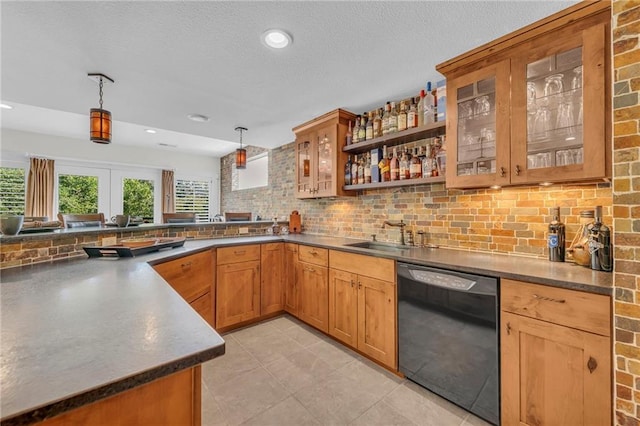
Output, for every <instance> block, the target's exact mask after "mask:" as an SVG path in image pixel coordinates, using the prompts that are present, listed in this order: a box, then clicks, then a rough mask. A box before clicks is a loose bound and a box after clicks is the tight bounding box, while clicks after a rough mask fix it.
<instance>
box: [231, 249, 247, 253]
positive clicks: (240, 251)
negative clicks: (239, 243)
mask: <svg viewBox="0 0 640 426" xmlns="http://www.w3.org/2000/svg"><path fill="white" fill-rule="evenodd" d="M246 252H247V251H246V250H237V251H234V252H233V254H245V253H246Z"/></svg>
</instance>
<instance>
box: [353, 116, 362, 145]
mask: <svg viewBox="0 0 640 426" xmlns="http://www.w3.org/2000/svg"><path fill="white" fill-rule="evenodd" d="M359 134H360V116H359V115H358V116H356V122H355V124H354V125H353V140H352V142H353V143H358V142H360V139H359V138H358V135H359Z"/></svg>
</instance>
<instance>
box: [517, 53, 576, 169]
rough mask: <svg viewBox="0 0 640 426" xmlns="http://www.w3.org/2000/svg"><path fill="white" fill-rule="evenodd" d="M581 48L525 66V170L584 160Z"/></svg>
mask: <svg viewBox="0 0 640 426" xmlns="http://www.w3.org/2000/svg"><path fill="white" fill-rule="evenodd" d="M583 115H584V113H583V93H582V47H577V48H575V49H571V50H568V51H565V52H561V53H558V54H557V55H551V56H547V57H546V58H543V59H541V60H539V61H535V62H532V63H530V64H528V65H527V169H539V168H544V167H555V166H565V165H569V164H583V163H584V149H583V144H584V143H583V140H584V139H583V136H584V132H583V127H582V121H583Z"/></svg>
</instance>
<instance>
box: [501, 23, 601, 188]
mask: <svg viewBox="0 0 640 426" xmlns="http://www.w3.org/2000/svg"><path fill="white" fill-rule="evenodd" d="M605 40H606V27H605V25H604V24H600V25H597V26H594V27H591V28H588V29H586V30H584V31H572V29H571V28H568V29H565V30H564V31H563V33H562V34H556V35H555V36H554V38H553V42H545V41H544V40H541V41H540V42H539V43H537V44H536V45H535V46H536V48H534V49H523V53H522V54H521V55H519V56H517V57H515V58H514V59H513V60H512V69H511V75H512V81H511V84H512V133H511V170H512V175H511V182H513V183H539V182H545V181H552V182H553V181H556V182H558V181H566V180H583V179H593V178H602V177H604V176H605V175H606V154H605V146H606V144H605V141H606V139H607V135H606V132H605V128H606V121H607V117H606V116H605V105H606V103H605V96H606V94H607V93H608V89H607V87H606V79H605V68H606V66H605V65H606V60H605V52H606V49H605ZM549 41H550V40H549Z"/></svg>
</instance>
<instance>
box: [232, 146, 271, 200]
mask: <svg viewBox="0 0 640 426" xmlns="http://www.w3.org/2000/svg"><path fill="white" fill-rule="evenodd" d="M232 170H233V171H232V184H231V188H232V190H233V191H238V190H241V189H249V188H258V187H261V186H267V185H268V184H269V153H268V152H265V153H264V154H260V155H256V156H254V157H251V158H248V159H247V168H246V169H241V170H238V169H236V167H235V164H233V165H232Z"/></svg>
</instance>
